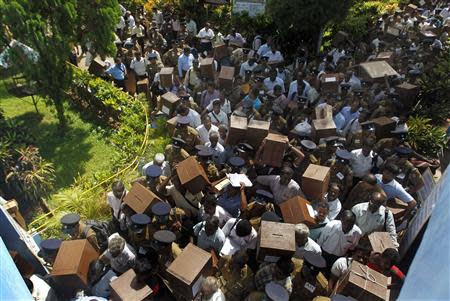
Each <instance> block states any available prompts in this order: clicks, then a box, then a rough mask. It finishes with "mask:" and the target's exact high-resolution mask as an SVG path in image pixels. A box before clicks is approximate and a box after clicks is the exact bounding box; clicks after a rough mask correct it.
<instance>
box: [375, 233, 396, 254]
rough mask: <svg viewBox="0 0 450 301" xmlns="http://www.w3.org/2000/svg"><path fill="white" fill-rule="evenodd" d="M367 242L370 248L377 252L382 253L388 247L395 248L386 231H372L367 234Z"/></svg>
mask: <svg viewBox="0 0 450 301" xmlns="http://www.w3.org/2000/svg"><path fill="white" fill-rule="evenodd" d="M369 242H370V246H371V247H372V250H373V251H374V252H377V253H383V252H384V250H386V249H388V248H393V249H396V247H395V245H394V242H393V241H392V238H391V237H390V236H389V233H387V232H373V233H370V234H369Z"/></svg>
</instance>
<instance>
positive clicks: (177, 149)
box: [164, 137, 189, 169]
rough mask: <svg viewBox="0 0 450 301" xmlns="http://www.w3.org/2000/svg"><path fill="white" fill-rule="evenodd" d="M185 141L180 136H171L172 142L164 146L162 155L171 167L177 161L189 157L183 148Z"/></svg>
mask: <svg viewBox="0 0 450 301" xmlns="http://www.w3.org/2000/svg"><path fill="white" fill-rule="evenodd" d="M184 145H185V141H184V140H183V139H181V138H177V137H172V144H169V145H167V146H166V150H165V152H164V155H165V157H166V159H167V162H169V165H170V168H171V169H173V168H174V167H175V166H176V165H177V164H178V163H180V162H181V161H183V160H185V159H187V158H189V153H188V152H187V151H186V150H185V149H184V148H183V147H184Z"/></svg>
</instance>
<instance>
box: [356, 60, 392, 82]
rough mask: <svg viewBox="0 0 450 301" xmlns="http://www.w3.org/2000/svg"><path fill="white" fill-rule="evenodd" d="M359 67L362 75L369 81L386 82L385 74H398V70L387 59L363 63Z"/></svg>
mask: <svg viewBox="0 0 450 301" xmlns="http://www.w3.org/2000/svg"><path fill="white" fill-rule="evenodd" d="M359 67H360V70H359V71H360V76H361V77H362V79H363V80H365V81H369V82H384V75H387V76H393V75H398V73H397V71H395V70H394V68H392V67H391V65H389V64H388V62H386V61H378V62H366V63H361V64H360V65H359Z"/></svg>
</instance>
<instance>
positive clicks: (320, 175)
mask: <svg viewBox="0 0 450 301" xmlns="http://www.w3.org/2000/svg"><path fill="white" fill-rule="evenodd" d="M329 173H330V168H329V167H327V166H321V165H316V164H309V165H308V168H307V169H306V170H305V172H304V173H303V176H302V178H309V179H314V180H317V181H324V180H325V179H326V178H327V177H328V175H329Z"/></svg>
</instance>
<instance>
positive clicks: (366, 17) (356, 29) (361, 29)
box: [335, 0, 400, 40]
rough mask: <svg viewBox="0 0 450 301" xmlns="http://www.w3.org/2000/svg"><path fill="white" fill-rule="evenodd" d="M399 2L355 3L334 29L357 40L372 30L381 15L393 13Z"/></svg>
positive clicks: (380, 0) (386, 0)
mask: <svg viewBox="0 0 450 301" xmlns="http://www.w3.org/2000/svg"><path fill="white" fill-rule="evenodd" d="M399 2H400V1H399V0H375V1H361V0H359V1H356V2H355V4H354V5H353V6H352V7H351V8H350V10H349V12H348V14H347V16H346V18H345V19H344V20H342V22H340V23H338V24H337V25H336V26H335V29H336V30H337V31H338V30H342V31H345V32H347V33H349V34H350V36H351V37H352V39H355V40H359V39H361V38H363V36H365V35H366V34H367V33H368V32H369V31H370V30H371V29H373V28H374V24H375V23H376V21H377V19H378V18H379V17H380V16H381V15H382V14H384V13H387V12H392V11H394V10H395V8H396V7H397V6H398V3H399Z"/></svg>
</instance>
